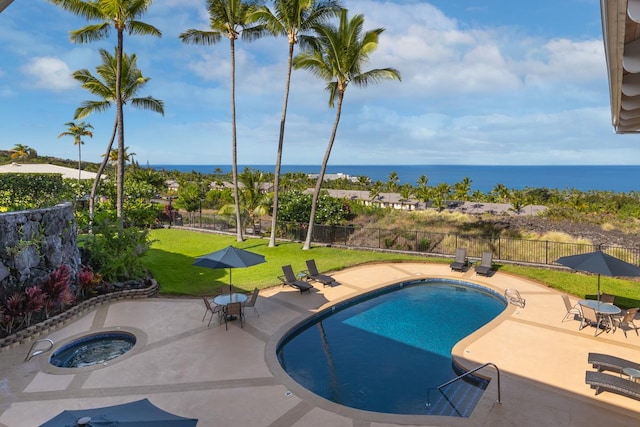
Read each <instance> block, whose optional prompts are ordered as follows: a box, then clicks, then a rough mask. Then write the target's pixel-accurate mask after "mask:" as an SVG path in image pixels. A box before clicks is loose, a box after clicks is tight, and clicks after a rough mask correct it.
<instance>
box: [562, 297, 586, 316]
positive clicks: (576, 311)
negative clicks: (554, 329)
mask: <svg viewBox="0 0 640 427" xmlns="http://www.w3.org/2000/svg"><path fill="white" fill-rule="evenodd" d="M562 301H564V306H565V308H566V309H567V314H565V315H564V318H563V319H562V321H563V322H564V321H565V320H567V318H568V317H569V315H570V314H573V320H576V316H578V319H580V320H582V310H580V304H575V305H574V306H571V301H569V295H567V294H562Z"/></svg>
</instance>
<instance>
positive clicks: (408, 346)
mask: <svg viewBox="0 0 640 427" xmlns="http://www.w3.org/2000/svg"><path fill="white" fill-rule="evenodd" d="M506 305H507V304H506V301H505V300H504V298H503V297H502V296H501V295H499V294H498V293H496V292H493V291H491V290H489V289H486V288H483V287H480V286H478V285H474V284H470V283H467V282H461V281H457V280H448V279H445V280H443V279H422V280H418V281H411V282H405V283H402V284H398V285H395V286H392V287H389V288H385V289H382V290H378V291H375V292H373V293H369V294H366V295H364V296H361V297H358V298H355V299H353V300H349V301H346V302H344V303H341V304H339V305H336V306H333V307H331V308H330V309H328V310H325V311H323V312H321V313H318V314H317V315H315V316H312V317H311V318H309V319H307V320H305V321H304V322H303V323H302V324H300V325H298V326H297V327H295V328H294V329H292V330H291V331H290V332H289V333H287V334H285V336H284V337H283V339H282V340H281V341H280V343H279V344H278V346H277V347H276V351H277V357H278V360H279V362H280V365H281V366H282V368H283V369H284V370H285V371H286V372H287V373H288V374H289V375H290V376H291V377H292V378H293V379H294V380H295V381H296V382H297V383H299V384H301V385H302V386H304V387H305V388H307V389H309V390H311V391H312V392H314V393H316V394H317V395H319V396H322V397H324V398H325V399H328V400H330V401H333V402H335V403H338V404H340V405H344V406H348V407H352V408H356V409H363V410H367V411H374V412H384V413H392V414H424V415H435V414H437V415H454V416H456V415H457V416H469V415H470V413H471V412H472V411H473V409H474V407H475V403H476V402H477V401H478V399H479V398H480V397H481V396H482V391H483V390H484V388H486V385H487V382H486V381H482V380H479V379H475V380H474V381H457V382H456V383H454V384H453V385H452V386H448V388H450V389H449V390H448V391H447V392H448V393H449V394H456V395H462V396H463V397H462V398H461V401H460V402H458V403H451V402H445V403H444V404H443V405H442V404H435V405H430V406H427V399H428V397H427V393H428V389H430V388H435V387H437V386H439V385H441V384H442V383H444V382H446V381H448V380H450V379H453V378H455V377H456V376H457V375H459V374H460V372H457V371H456V367H455V366H454V364H453V362H452V359H451V349H452V348H453V346H454V345H455V344H456V343H457V342H458V341H459V340H461V339H462V338H464V337H466V336H468V335H469V334H471V333H472V332H474V331H475V330H477V329H479V328H480V327H482V326H483V325H485V324H486V323H488V322H489V321H491V320H492V319H494V318H495V317H496V316H497V315H498V314H500V313H501V312H502V311H503V310H504V309H505V307H506ZM469 378H470V379H471V378H472V377H469ZM436 394H437V393H434V394H433V395H434V396H435V395H436ZM445 400H451V397H450V396H445Z"/></svg>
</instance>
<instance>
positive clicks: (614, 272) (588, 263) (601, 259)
mask: <svg viewBox="0 0 640 427" xmlns="http://www.w3.org/2000/svg"><path fill="white" fill-rule="evenodd" d="M556 262H557V263H558V264H562V265H564V266H566V267H569V268H571V269H573V270H580V271H586V272H588V273H594V274H597V275H598V301H600V275H601V274H604V275H605V276H612V277H638V276H640V267H639V266H637V265H634V264H630V263H628V262H626V261H623V260H621V259H619V258H616V257H613V256H611V255H608V254H606V253H604V252H602V251H595V252H589V253H586V254H579V255H570V256H563V257H560V258H558V259H557V260H556Z"/></svg>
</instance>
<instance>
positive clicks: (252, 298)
mask: <svg viewBox="0 0 640 427" xmlns="http://www.w3.org/2000/svg"><path fill="white" fill-rule="evenodd" d="M258 292H259V291H258V288H255V289H254V290H253V292H252V293H251V295H250V296H249V298H248V299H247V300H246V301H245V302H243V303H242V308H247V307H250V308H253V311H255V312H256V314H257V315H258V317H260V313H258V309H257V308H256V301H258Z"/></svg>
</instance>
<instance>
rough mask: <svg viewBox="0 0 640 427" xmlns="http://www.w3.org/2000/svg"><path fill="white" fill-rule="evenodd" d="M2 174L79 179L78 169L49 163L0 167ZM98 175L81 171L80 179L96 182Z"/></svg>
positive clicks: (11, 164) (9, 164) (16, 164)
mask: <svg viewBox="0 0 640 427" xmlns="http://www.w3.org/2000/svg"><path fill="white" fill-rule="evenodd" d="M0 173H59V174H61V175H62V178H69V179H78V169H72V168H67V167H64V166H57V165H51V164H48V163H15V162H13V163H8V164H6V165H0ZM97 175H98V174H96V173H95V172H89V171H84V170H81V171H80V179H91V180H95V179H96V176H97Z"/></svg>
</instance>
